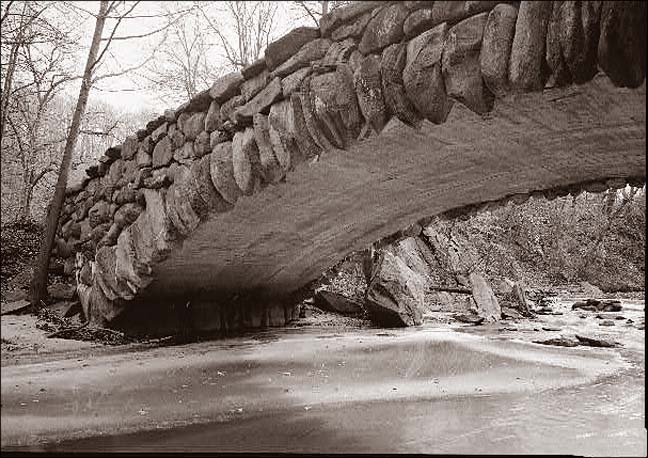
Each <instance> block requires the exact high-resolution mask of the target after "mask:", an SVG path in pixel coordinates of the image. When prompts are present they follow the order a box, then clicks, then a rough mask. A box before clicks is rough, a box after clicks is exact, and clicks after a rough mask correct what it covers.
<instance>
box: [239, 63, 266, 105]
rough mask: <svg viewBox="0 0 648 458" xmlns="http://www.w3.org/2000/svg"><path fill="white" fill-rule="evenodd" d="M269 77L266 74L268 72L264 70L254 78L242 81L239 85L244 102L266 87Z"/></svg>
mask: <svg viewBox="0 0 648 458" xmlns="http://www.w3.org/2000/svg"><path fill="white" fill-rule="evenodd" d="M269 77H270V74H269V73H268V70H267V69H264V70H263V71H262V72H261V73H259V74H258V75H257V76H255V77H254V78H250V79H249V80H245V81H243V84H241V95H242V96H243V98H244V99H245V101H246V102H247V101H249V100H251V99H252V97H254V96H255V95H257V94H258V93H259V92H261V90H262V89H263V88H264V87H266V85H267V84H268V81H270V79H269Z"/></svg>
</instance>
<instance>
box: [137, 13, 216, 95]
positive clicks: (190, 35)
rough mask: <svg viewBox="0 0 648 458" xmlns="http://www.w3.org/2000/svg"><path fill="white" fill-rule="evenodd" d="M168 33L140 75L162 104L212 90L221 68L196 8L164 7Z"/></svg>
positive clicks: (211, 41)
mask: <svg viewBox="0 0 648 458" xmlns="http://www.w3.org/2000/svg"><path fill="white" fill-rule="evenodd" d="M164 7H165V12H166V14H167V20H168V29H167V30H166V31H165V34H164V37H163V38H162V40H161V41H160V45H159V46H158V49H157V56H156V58H155V59H153V60H152V61H151V62H150V63H149V64H148V65H147V66H146V67H145V68H144V69H143V70H144V71H143V72H141V74H140V75H139V76H140V77H141V78H142V79H143V80H145V81H147V83H148V87H149V88H150V89H153V90H155V91H156V93H157V94H158V97H159V98H160V99H162V100H163V101H166V100H172V101H173V102H179V101H181V100H186V99H190V98H192V97H193V96H194V95H196V94H197V93H198V92H200V91H201V90H204V89H207V88H209V87H210V86H211V84H212V83H213V81H214V80H215V79H216V78H217V77H218V76H220V73H221V68H220V67H219V66H216V65H214V64H213V63H212V60H213V59H212V55H213V54H214V53H215V49H214V48H215V45H214V43H213V42H214V40H213V39H212V34H211V33H210V30H209V29H208V28H206V24H205V19H204V17H203V15H202V13H201V12H200V11H199V10H198V8H196V7H192V8H191V9H188V10H187V9H184V8H182V5H179V4H178V3H177V2H175V3H165V4H164Z"/></svg>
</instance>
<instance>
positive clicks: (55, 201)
mask: <svg viewBox="0 0 648 458" xmlns="http://www.w3.org/2000/svg"><path fill="white" fill-rule="evenodd" d="M114 6H115V2H113V3H112V4H111V3H110V2H108V1H107V0H102V1H101V3H100V6H99V14H98V15H97V20H96V23H95V30H94V33H93V36H92V44H91V45H90V50H89V52H88V60H87V62H86V66H85V70H84V72H83V79H82V81H81V89H80V91H79V98H78V101H77V105H76V108H75V110H74V115H73V118H72V125H71V126H70V131H69V134H68V137H67V141H66V143H65V150H64V151H63V159H62V161H61V167H60V169H59V176H58V180H57V182H56V189H55V191H54V197H53V198H52V202H51V204H50V206H49V210H48V212H47V218H46V226H45V235H44V238H43V242H42V244H41V247H40V251H39V253H38V257H37V259H36V264H35V265H34V274H33V277H32V282H31V285H30V290H29V300H30V303H31V305H32V306H33V307H35V306H37V304H39V303H40V302H41V301H42V300H43V299H45V298H46V297H47V274H48V268H49V260H50V256H51V253H52V246H53V244H54V237H55V235H56V227H57V224H58V219H59V216H60V214H61V208H62V207H63V201H64V199H65V188H66V186H67V179H68V172H69V170H70V163H71V161H72V154H73V152H74V148H75V146H76V141H77V138H78V136H79V130H80V127H81V118H82V117H83V114H84V112H85V109H86V105H87V103H88V96H89V95H90V89H91V87H92V76H93V70H94V69H95V67H96V66H97V64H98V63H99V59H100V58H101V56H102V55H103V52H102V53H99V47H100V45H101V36H102V34H103V29H104V25H105V23H106V16H107V14H108V13H109V12H110V10H111V9H112V8H113V7H114ZM115 29H116V27H115ZM115 29H114V30H115ZM114 30H113V34H114ZM105 49H107V47H106V48H104V51H105ZM97 54H99V57H97Z"/></svg>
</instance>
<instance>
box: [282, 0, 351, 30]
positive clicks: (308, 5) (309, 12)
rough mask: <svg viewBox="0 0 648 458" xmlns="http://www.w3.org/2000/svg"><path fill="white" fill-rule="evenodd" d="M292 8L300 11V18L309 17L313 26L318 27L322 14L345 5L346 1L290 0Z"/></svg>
mask: <svg viewBox="0 0 648 458" xmlns="http://www.w3.org/2000/svg"><path fill="white" fill-rule="evenodd" d="M291 3H292V6H293V9H295V10H297V12H299V13H302V14H303V16H302V18H310V19H311V20H312V21H313V24H314V25H315V27H319V24H320V21H321V20H322V16H325V15H326V14H328V13H330V12H331V11H333V10H334V9H336V8H339V7H340V6H343V5H346V4H347V3H349V2H348V1H329V0H313V1H293V2H291Z"/></svg>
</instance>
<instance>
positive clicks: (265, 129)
mask: <svg viewBox="0 0 648 458" xmlns="http://www.w3.org/2000/svg"><path fill="white" fill-rule="evenodd" d="M252 124H253V129H254V140H255V141H256V144H257V148H258V149H259V166H260V171H261V174H262V176H263V181H265V182H266V183H276V182H278V181H279V180H281V179H282V178H283V177H284V172H283V170H282V169H281V164H279V161H278V160H277V157H276V156H275V153H274V150H273V149H272V142H271V141H270V130H269V126H268V117H267V116H266V115H264V114H261V113H257V114H255V115H254V117H253V118H252Z"/></svg>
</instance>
